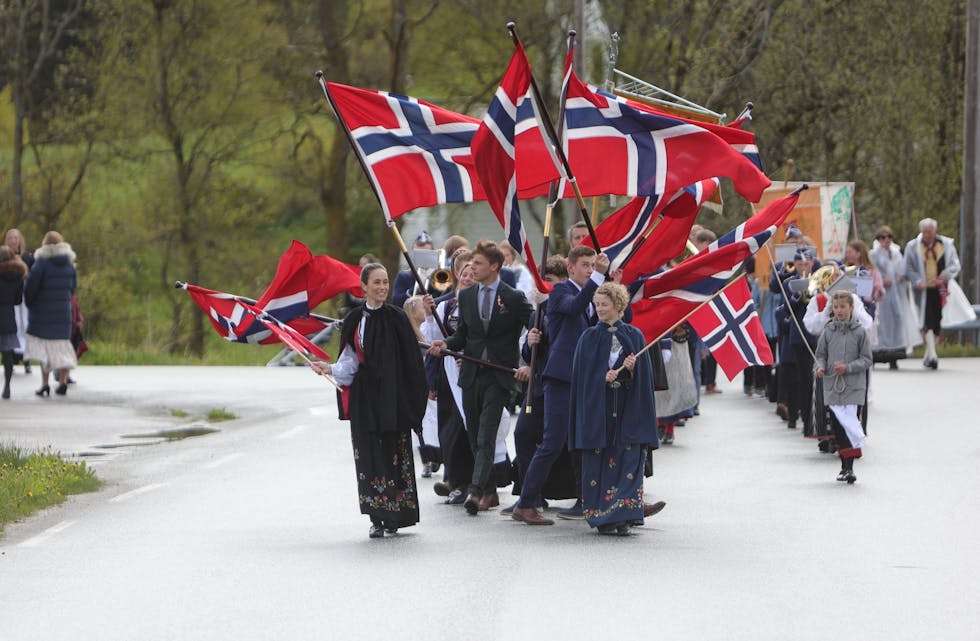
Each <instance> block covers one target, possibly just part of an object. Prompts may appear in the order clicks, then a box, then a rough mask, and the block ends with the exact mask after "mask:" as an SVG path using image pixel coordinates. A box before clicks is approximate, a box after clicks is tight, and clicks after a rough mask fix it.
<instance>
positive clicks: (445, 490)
mask: <svg viewBox="0 0 980 641" xmlns="http://www.w3.org/2000/svg"><path fill="white" fill-rule="evenodd" d="M454 489H455V488H454V487H453V484H452V483H446V482H445V481H439V482H437V483H435V484H434V485H433V486H432V491H433V492H435V493H436V494H438V495H439V496H449V493H450V492H452V491H453V490H454Z"/></svg>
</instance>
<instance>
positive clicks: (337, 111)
mask: <svg viewBox="0 0 980 641" xmlns="http://www.w3.org/2000/svg"><path fill="white" fill-rule="evenodd" d="M313 75H314V76H315V77H316V79H317V83H319V85H320V88H321V89H323V95H324V96H325V97H326V98H327V102H329V103H330V108H331V109H333V113H334V115H335V116H337V122H339V123H340V127H341V129H343V130H344V134H345V135H346V136H347V142H349V143H350V146H351V147H352V148H353V149H354V155H355V156H357V162H358V163H360V165H361V169H362V170H363V171H364V175H365V176H367V179H368V183H369V184H370V185H371V191H373V192H374V197H375V198H377V199H378V205H380V206H381V211H382V213H384V216H385V223H386V224H387V225H388V229H390V230H391V232H392V233H393V234H394V235H395V239H396V240H397V241H398V246H399V248H400V249H401V251H402V256H404V257H405V262H406V263H408V269H409V271H411V272H412V276H414V277H415V283H416V284H417V285H418V287H419V291H421V292H424V291H426V288H425V283H424V282H422V277H421V276H419V271H418V269H417V268H416V267H415V262H414V261H413V260H412V257H411V256H410V255H409V253H408V247H406V246H405V241H404V240H403V239H402V235H401V232H399V231H398V226H397V225H395V221H393V220H392V219H391V217H390V216H389V215H388V212H387V210H386V209H385V205H384V200H382V198H381V194H380V193H379V192H378V186H377V185H376V184H374V178H373V176H372V175H371V172H370V171H369V170H368V167H367V163H366V162H365V161H364V157H363V156H362V155H361V152H360V149H359V148H358V146H357V145H356V144H355V143H354V136H353V134H351V132H350V129H349V128H348V127H347V122H346V121H345V120H344V119H343V118H342V117H341V115H340V109H338V108H337V103H336V102H334V99H333V96H331V95H330V90H328V89H327V82H326V80H324V78H323V72H322V71H317V72H316V73H314V74H313ZM433 317H434V318H435V319H436V325H438V326H439V331H440V332H442V335H443V336H449V332H447V331H446V327H445V325H443V324H442V320H441V319H440V318H439V317H438V316H433Z"/></svg>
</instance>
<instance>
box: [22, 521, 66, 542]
mask: <svg viewBox="0 0 980 641" xmlns="http://www.w3.org/2000/svg"><path fill="white" fill-rule="evenodd" d="M74 524H75V521H62V522H61V523H59V524H58V525H54V526H52V527H49V528H48V529H46V530H45V531H44V532H41V533H40V534H38V535H37V536H35V537H32V538H29V539H27V540H26V541H22V542H21V543H20V545H18V547H22V548H36V547H37V546H39V545H41V544H42V543H44V542H45V541H47V540H48V539H50V538H51V537H52V536H54V535H55V534H57V533H58V532H61V531H63V530H67V529H68V528H70V527H71V526H72V525H74Z"/></svg>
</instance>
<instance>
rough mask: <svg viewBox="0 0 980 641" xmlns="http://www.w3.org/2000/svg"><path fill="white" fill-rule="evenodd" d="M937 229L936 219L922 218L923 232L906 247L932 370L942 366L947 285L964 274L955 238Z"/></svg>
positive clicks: (908, 272)
mask: <svg viewBox="0 0 980 641" xmlns="http://www.w3.org/2000/svg"><path fill="white" fill-rule="evenodd" d="M937 230H938V224H937V223H936V221H935V219H933V218H923V219H922V220H920V221H919V235H918V236H916V237H915V238H913V239H912V240H910V241H909V242H908V244H907V245H906V246H905V277H906V278H907V279H908V281H909V282H910V283H911V284H912V293H913V295H914V296H915V302H916V305H917V306H918V308H919V328H920V329H921V330H922V337H923V339H924V340H925V343H926V350H925V351H926V353H925V360H923V362H922V364H923V365H924V366H925V367H928V368H930V369H936V368H937V367H939V356H938V355H937V354H936V339H937V338H938V337H939V334H940V332H942V321H943V298H944V297H945V296H946V287H947V285H948V284H949V281H950V280H952V279H954V278H956V276H957V275H958V274H959V273H960V257H959V255H958V254H957V253H956V245H955V244H954V243H953V239H952V238H950V237H949V236H940V235H939V234H938V233H936V232H937Z"/></svg>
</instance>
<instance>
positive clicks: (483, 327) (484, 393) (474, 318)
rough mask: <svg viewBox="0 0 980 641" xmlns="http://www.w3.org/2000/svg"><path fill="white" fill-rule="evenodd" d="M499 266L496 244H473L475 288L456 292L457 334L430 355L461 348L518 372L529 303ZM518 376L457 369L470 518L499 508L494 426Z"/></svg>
mask: <svg viewBox="0 0 980 641" xmlns="http://www.w3.org/2000/svg"><path fill="white" fill-rule="evenodd" d="M503 264H504V255H503V252H502V251H500V248H499V247H497V245H496V243H493V242H491V241H480V243H479V244H477V246H476V249H474V250H473V259H472V261H471V262H470V267H471V269H472V270H473V271H474V277H475V278H476V280H477V285H475V286H473V287H468V288H466V289H464V290H463V291H462V292H460V294H459V326H458V328H457V329H456V333H454V334H453V335H452V336H450V337H449V338H448V339H446V340H445V341H442V340H435V341H432V344H431V347H430V348H429V353H430V354H433V355H438V354H439V352H440V351H441V350H443V349H451V350H453V351H459V350H462V351H463V353H464V354H466V355H467V356H473V357H476V358H479V359H482V360H485V361H489V362H491V363H495V364H498V365H503V366H504V367H506V368H514V369H516V368H517V366H518V365H519V358H520V353H519V346H518V342H519V340H520V337H521V332H522V331H523V329H524V327H525V326H526V325H527V322H528V320H529V319H530V317H531V304H530V303H528V302H527V299H526V298H525V297H524V294H523V293H521V292H520V291H518V290H516V289H514V288H513V287H511V286H509V285H507V284H506V283H504V282H502V281H501V279H500V269H501V266H502V265H503ZM517 376H518V374H516V373H515V374H509V373H507V372H506V371H501V370H499V369H495V368H489V367H485V366H481V365H479V364H477V363H474V362H473V361H470V360H464V361H463V362H462V364H461V365H460V371H459V386H460V387H461V388H463V413H464V414H465V416H466V432H467V435H468V436H469V439H470V447H471V448H472V450H473V458H474V464H473V479H472V480H471V482H470V486H469V488H468V490H469V494H468V495H467V497H466V501H464V503H463V506H464V507H465V508H466V511H467V513H469V514H471V515H475V514H476V513H477V512H478V511H480V510H486V509H488V508H490V507H494V506H495V505H499V498H498V497H497V488H496V483H495V481H494V478H493V456H494V450H495V447H496V442H497V427H498V426H499V425H500V415H501V413H502V412H503V410H504V406H505V405H506V404H507V402H508V400H509V398H510V395H511V392H512V391H513V390H514V389H515V388H516V386H517V380H518V379H517Z"/></svg>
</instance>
